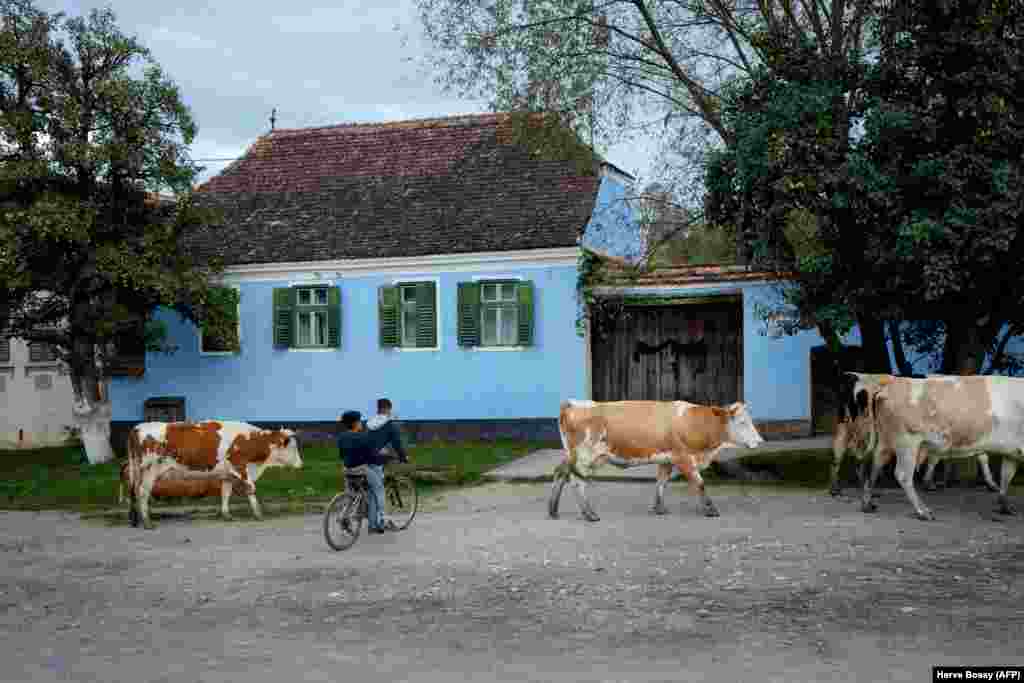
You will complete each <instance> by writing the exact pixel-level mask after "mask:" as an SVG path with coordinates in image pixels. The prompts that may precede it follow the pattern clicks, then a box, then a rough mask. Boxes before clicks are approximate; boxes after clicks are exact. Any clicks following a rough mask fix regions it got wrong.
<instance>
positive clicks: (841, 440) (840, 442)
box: [828, 422, 849, 496]
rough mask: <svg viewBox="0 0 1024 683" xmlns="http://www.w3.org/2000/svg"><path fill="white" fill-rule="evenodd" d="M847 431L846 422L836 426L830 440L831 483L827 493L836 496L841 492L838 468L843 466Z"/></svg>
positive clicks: (841, 485)
mask: <svg viewBox="0 0 1024 683" xmlns="http://www.w3.org/2000/svg"><path fill="white" fill-rule="evenodd" d="M848 434H849V429H848V426H847V423H846V422H840V423H838V424H837V425H836V433H835V436H834V437H833V438H832V481H831V484H830V486H829V488H828V492H829V493H830V494H832V495H833V496H838V495H840V494H841V493H842V492H843V484H842V482H840V481H839V467H840V465H842V464H843V456H844V455H845V454H846V442H847V437H848Z"/></svg>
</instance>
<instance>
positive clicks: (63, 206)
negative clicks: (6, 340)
mask: <svg viewBox="0 0 1024 683" xmlns="http://www.w3.org/2000/svg"><path fill="white" fill-rule="evenodd" d="M0 18H2V20H3V23H2V25H0V55H2V59H0V150H3V151H2V154H3V160H4V163H2V164H0V245H2V246H0V292H3V294H2V298H0V324H6V325H8V326H9V329H10V330H11V332H12V333H13V334H14V335H15V336H20V337H22V338H24V339H27V340H32V341H45V342H50V343H53V344H55V345H56V346H57V347H58V348H59V349H60V351H61V354H62V356H63V358H64V359H65V360H67V361H68V362H69V365H70V368H71V374H72V380H73V384H74V385H75V387H76V390H78V388H79V387H80V385H81V382H80V380H81V379H82V378H93V379H95V378H96V377H97V376H98V373H99V372H100V370H99V368H97V367H96V366H95V364H94V361H93V358H94V354H93V350H94V349H96V348H106V347H107V345H108V344H110V343H112V342H114V341H116V340H117V339H118V338H119V336H120V335H122V334H124V333H126V332H130V331H133V330H138V329H140V328H143V327H145V324H146V323H147V322H151V321H150V320H149V319H150V316H151V314H152V312H153V311H154V310H155V309H156V308H157V307H159V306H165V307H170V308H175V309H177V310H178V311H179V312H180V313H181V314H182V315H183V316H185V317H186V318H189V319H191V320H194V321H197V322H201V321H202V320H203V317H204V315H206V314H207V312H208V310H211V311H216V310H218V309H217V307H216V306H213V307H210V306H208V305H207V301H208V299H209V297H210V294H209V287H210V285H209V283H210V281H211V278H213V277H214V276H215V275H217V274H218V273H219V270H220V264H219V263H217V262H216V261H212V262H205V263H202V264H200V263H196V262H194V261H193V260H192V258H191V257H190V256H189V252H188V250H187V249H185V248H183V246H182V243H181V239H182V236H183V235H184V234H185V233H186V232H187V231H188V230H190V229H192V228H193V227H194V226H196V225H198V224H203V223H210V222H213V221H215V220H216V216H215V215H214V214H213V213H211V212H210V211H207V210H199V209H198V208H197V207H196V206H195V203H194V201H193V199H192V197H191V195H190V192H191V187H192V183H193V181H194V179H195V176H196V173H197V171H198V168H197V167H196V166H195V165H194V164H193V163H192V162H191V161H190V160H189V158H188V154H187V149H188V145H189V144H190V143H191V142H192V140H193V139H194V137H195V134H196V124H195V121H194V120H193V119H192V115H191V113H190V111H189V110H188V108H187V107H186V106H185V104H184V103H183V102H182V101H181V97H180V93H179V91H178V88H177V86H176V85H175V84H174V83H173V82H172V81H171V80H170V79H169V78H168V77H167V76H166V75H165V74H164V73H163V71H162V70H161V69H160V67H159V65H157V64H156V63H155V62H154V61H153V59H152V56H151V55H150V53H149V51H148V50H147V49H146V48H145V47H143V46H142V45H141V44H139V42H138V41H137V40H136V39H135V38H133V37H129V36H126V35H125V34H123V33H122V32H121V31H120V30H119V29H118V27H117V25H116V21H115V17H114V14H113V12H111V11H110V10H96V11H93V12H91V13H90V14H89V15H88V16H85V17H74V18H70V19H68V18H65V17H64V15H62V14H53V15H49V14H47V13H46V12H44V11H42V10H39V9H37V8H36V7H35V5H34V4H32V2H31V1H30V0H0ZM167 189H169V190H171V191H172V192H174V193H176V197H175V198H173V199H172V198H160V197H158V195H157V194H155V193H158V192H160V191H164V190H167ZM215 318H216V315H214V316H213V319H212V322H210V323H208V324H211V325H214V326H217V325H220V324H221V323H220V322H219V321H218V320H216V319H215ZM144 336H145V340H144V341H145V344H146V347H147V348H149V349H150V350H157V349H161V350H166V349H167V347H165V346H164V345H163V343H162V340H163V339H164V338H165V335H164V334H163V333H161V331H160V329H159V327H154V326H148V327H145V333H144Z"/></svg>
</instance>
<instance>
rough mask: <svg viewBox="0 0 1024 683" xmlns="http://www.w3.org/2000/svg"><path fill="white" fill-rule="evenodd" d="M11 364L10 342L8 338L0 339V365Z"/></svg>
mask: <svg viewBox="0 0 1024 683" xmlns="http://www.w3.org/2000/svg"><path fill="white" fill-rule="evenodd" d="M10 362H11V340H10V339H8V338H6V337H5V338H3V339H0V363H10Z"/></svg>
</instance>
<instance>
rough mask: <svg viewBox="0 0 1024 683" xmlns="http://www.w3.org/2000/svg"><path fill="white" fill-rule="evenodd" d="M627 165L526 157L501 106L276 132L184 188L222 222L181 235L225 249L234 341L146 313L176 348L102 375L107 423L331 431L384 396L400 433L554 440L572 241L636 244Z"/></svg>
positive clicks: (570, 346) (567, 346)
mask: <svg viewBox="0 0 1024 683" xmlns="http://www.w3.org/2000/svg"><path fill="white" fill-rule="evenodd" d="M631 182H632V178H631V177H630V176H629V175H628V174H625V173H623V172H622V171H620V170H619V169H617V168H616V167H614V166H613V165H611V164H609V163H607V162H600V163H599V164H598V168H597V169H596V170H593V169H591V170H590V171H589V172H586V169H580V168H579V167H578V166H577V164H576V163H575V162H574V161H572V160H559V159H547V158H542V157H540V156H538V155H537V154H536V153H534V152H533V151H531V150H530V149H527V148H525V147H524V146H523V145H522V144H519V143H517V142H515V141H514V136H513V134H512V123H511V120H510V118H509V116H507V115H501V114H494V115H479V116H462V117H455V118H445V119H433V120H419V121H405V122H395V123H385V124H353V125H339V126H329V127H321V128H308V129H297V130H275V131H272V132H270V133H269V134H266V135H264V136H262V137H260V138H259V139H258V140H257V141H256V142H255V143H254V144H253V145H252V146H251V147H250V148H249V149H248V150H247V152H246V153H245V155H244V156H243V157H241V158H240V159H239V160H237V161H236V162H235V163H233V164H232V165H231V166H229V167H228V168H226V169H225V170H224V171H223V172H222V173H220V174H219V175H217V176H216V177H214V178H212V179H211V180H209V181H208V182H207V183H206V184H205V185H203V186H202V187H200V188H199V191H198V192H197V196H198V197H199V198H200V201H202V202H203V203H205V204H207V205H209V206H214V207H217V208H219V209H221V210H222V212H223V215H224V217H225V221H224V223H223V225H220V226H218V227H213V226H210V227H207V228H204V229H203V230H202V231H199V232H196V233H194V234H190V235H188V236H187V241H186V248H188V249H189V250H190V251H191V252H192V253H193V254H194V255H196V256H198V257H200V258H208V257H212V256H217V257H220V258H221V259H223V262H224V264H225V266H226V271H225V275H224V281H223V285H224V286H226V287H231V288H234V289H235V290H236V291H237V293H238V305H237V313H238V334H237V339H232V340H221V339H211V338H209V337H208V336H206V335H204V334H203V332H202V330H200V329H197V328H196V327H194V326H193V325H192V324H190V323H187V322H183V321H182V320H181V319H180V318H179V317H178V316H177V315H176V314H174V313H173V312H170V311H163V310H161V311H158V312H157V314H156V317H157V319H159V320H161V321H163V322H164V323H165V324H166V327H167V330H168V342H169V343H170V344H171V345H173V346H176V347H177V349H178V350H177V351H176V352H175V353H173V354H170V355H167V354H154V353H148V354H146V357H145V367H144V369H142V371H141V373H136V374H137V375H138V376H134V377H132V376H117V377H114V378H113V380H112V386H111V397H112V402H113V422H114V424H113V427H114V429H115V430H118V431H121V430H123V429H124V428H126V427H128V426H131V425H134V424H136V423H138V422H140V421H142V420H144V419H181V418H187V419H205V418H220V419H238V420H246V421H249V422H253V423H256V424H273V425H279V424H284V425H293V426H297V427H299V428H305V429H309V430H315V431H321V430H329V429H330V430H332V429H333V428H334V425H335V423H336V420H337V419H338V416H339V415H340V414H341V413H342V412H343V411H345V410H349V409H357V410H361V411H363V412H364V414H366V413H369V412H372V409H373V407H374V405H375V400H376V399H377V398H378V397H384V396H386V397H388V398H390V399H391V400H392V402H393V403H394V406H395V412H396V413H397V415H398V416H399V417H400V418H401V419H402V420H403V424H404V428H405V429H406V430H407V431H410V432H412V435H413V436H414V437H415V436H420V437H426V436H428V435H433V434H438V435H441V436H445V437H461V436H466V437H485V438H486V437H489V436H493V435H497V434H505V435H510V436H545V437H549V438H557V427H556V425H555V418H556V417H557V414H558V407H559V404H560V402H561V401H562V400H564V399H566V398H570V397H584V396H586V395H587V393H588V389H587V385H586V362H585V352H586V342H585V339H584V338H583V337H582V336H580V335H579V334H577V332H576V325H575V321H576V318H577V300H576V283H577V264H578V261H579V258H580V249H581V246H580V245H581V241H582V242H587V241H588V240H589V241H590V242H592V243H594V244H595V245H596V246H598V247H600V248H602V249H603V250H607V251H610V252H612V253H616V254H619V255H621V256H624V257H628V258H631V257H634V256H636V255H638V254H639V253H640V251H641V250H642V246H643V244H642V239H641V236H640V234H639V232H638V230H637V226H636V222H635V221H632V222H631V221H630V217H631V215H632V214H631V209H629V207H628V204H627V202H626V201H625V200H626V199H627V197H628V194H629V193H630V192H631ZM584 236H586V237H584Z"/></svg>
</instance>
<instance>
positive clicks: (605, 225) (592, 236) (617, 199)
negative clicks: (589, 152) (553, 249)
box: [582, 174, 644, 260]
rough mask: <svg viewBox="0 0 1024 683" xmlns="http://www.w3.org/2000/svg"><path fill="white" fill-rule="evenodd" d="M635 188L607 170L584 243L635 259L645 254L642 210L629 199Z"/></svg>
mask: <svg viewBox="0 0 1024 683" xmlns="http://www.w3.org/2000/svg"><path fill="white" fill-rule="evenodd" d="M632 196H633V189H632V188H631V187H629V186H628V185H626V183H624V182H623V181H622V180H621V179H620V178H619V177H618V176H616V175H612V174H606V175H604V176H603V177H602V178H601V184H600V186H599V187H598V191H597V200H596V202H595V204H596V206H595V208H594V213H593V215H592V216H591V218H590V221H589V222H588V223H587V227H586V230H585V231H584V233H583V240H582V244H583V246H585V247H588V248H590V249H593V250H595V251H599V252H602V253H605V254H611V255H613V256H620V257H622V258H626V259H630V260H634V259H638V258H640V257H641V256H642V255H643V249H644V244H643V240H642V238H641V235H640V214H639V212H637V211H636V209H635V207H634V206H633V202H632V201H630V200H631V198H632Z"/></svg>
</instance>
